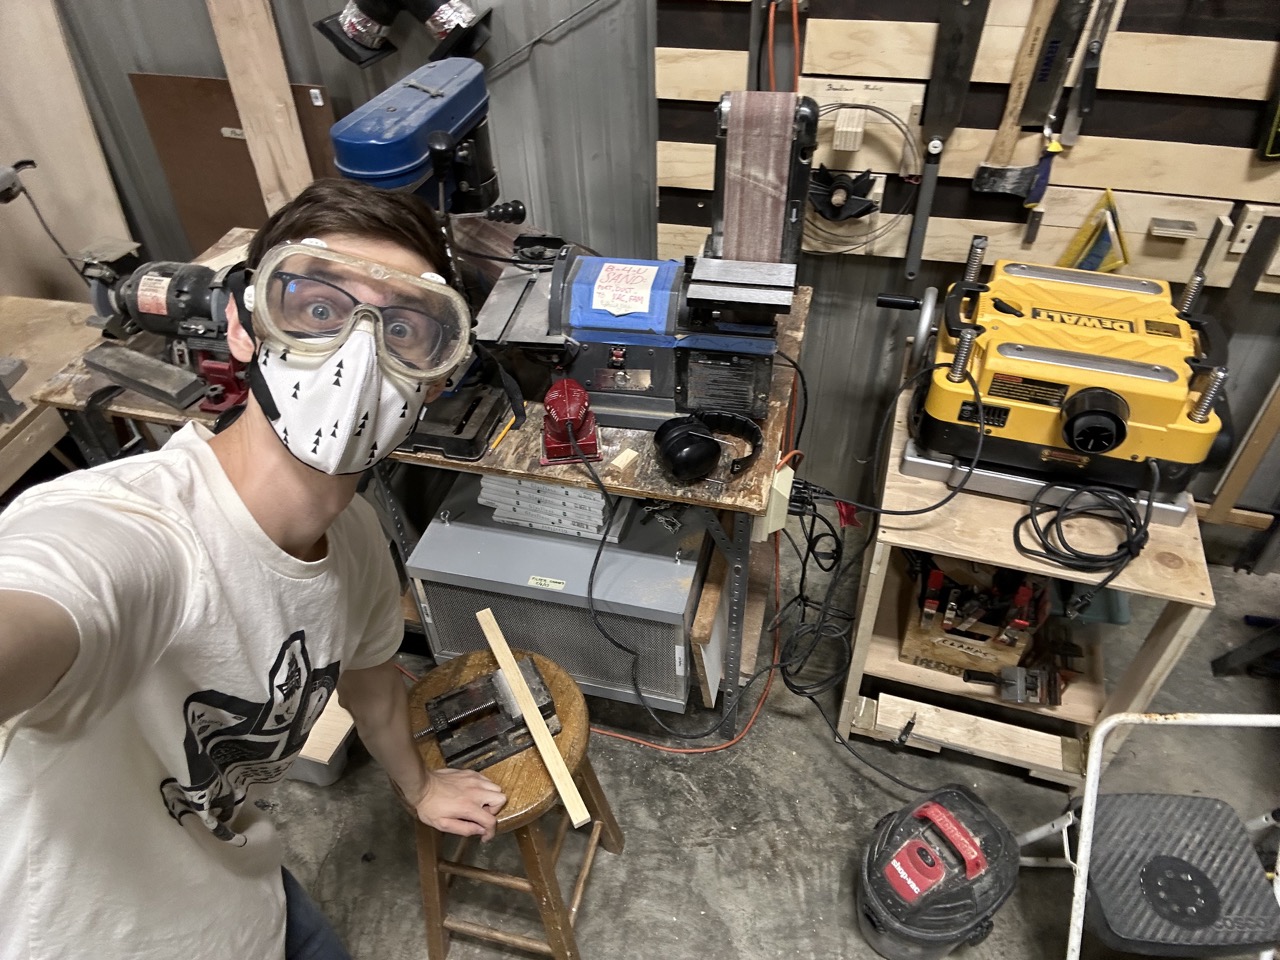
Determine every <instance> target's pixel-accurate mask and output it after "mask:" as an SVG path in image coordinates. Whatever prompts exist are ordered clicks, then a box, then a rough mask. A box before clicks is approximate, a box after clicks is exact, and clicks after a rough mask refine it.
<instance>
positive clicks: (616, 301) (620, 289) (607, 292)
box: [591, 263, 658, 317]
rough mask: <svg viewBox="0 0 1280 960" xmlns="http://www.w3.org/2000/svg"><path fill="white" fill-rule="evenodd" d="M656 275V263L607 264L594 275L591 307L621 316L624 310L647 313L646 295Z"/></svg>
mask: <svg viewBox="0 0 1280 960" xmlns="http://www.w3.org/2000/svg"><path fill="white" fill-rule="evenodd" d="M657 275H658V268H657V266H656V265H649V266H645V265H642V264H638V263H606V264H604V266H602V267H601V268H600V275H599V276H598V277H596V285H595V289H594V290H593V292H592V295H591V309H593V310H604V311H607V312H608V313H612V314H613V315H614V316H615V317H620V316H622V315H623V314H625V313H646V312H648V310H649V294H650V293H652V292H653V281H654V278H655V277H656V276H657Z"/></svg>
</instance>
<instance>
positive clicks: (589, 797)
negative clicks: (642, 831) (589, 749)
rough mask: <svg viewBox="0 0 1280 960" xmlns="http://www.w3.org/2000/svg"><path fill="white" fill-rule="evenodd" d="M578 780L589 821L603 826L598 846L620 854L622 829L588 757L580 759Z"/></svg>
mask: <svg viewBox="0 0 1280 960" xmlns="http://www.w3.org/2000/svg"><path fill="white" fill-rule="evenodd" d="M578 778H579V779H580V780H581V781H582V790H583V793H585V794H586V796H584V797H583V798H582V800H583V802H584V803H585V804H586V805H587V810H588V811H590V813H591V819H593V820H598V821H600V823H601V824H602V825H603V832H602V833H601V835H600V846H602V847H604V848H605V849H606V850H608V851H609V852H610V853H621V852H622V844H623V836H622V828H621V827H619V826H618V821H617V820H615V819H614V818H613V808H612V807H610V806H609V800H608V798H606V797H605V795H604V790H602V789H601V788H600V781H599V780H597V779H596V771H595V769H594V768H593V767H592V766H591V759H590V758H589V757H583V758H582V764H581V765H580V766H579V767H578Z"/></svg>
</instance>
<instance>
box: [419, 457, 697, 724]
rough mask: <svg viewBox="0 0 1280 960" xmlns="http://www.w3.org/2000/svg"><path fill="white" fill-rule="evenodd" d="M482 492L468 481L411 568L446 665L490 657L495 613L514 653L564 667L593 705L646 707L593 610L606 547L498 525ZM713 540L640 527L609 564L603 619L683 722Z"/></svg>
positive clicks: (600, 608) (609, 548) (600, 596)
mask: <svg viewBox="0 0 1280 960" xmlns="http://www.w3.org/2000/svg"><path fill="white" fill-rule="evenodd" d="M479 492H480V481H479V479H478V478H476V477H473V476H460V477H459V478H458V480H457V482H456V483H455V484H454V487H453V490H452V491H451V492H450V494H449V496H448V497H446V498H445V501H444V503H443V504H442V506H441V509H440V512H439V514H437V517H436V518H435V519H433V521H432V522H431V524H430V525H429V526H428V527H427V530H426V532H425V533H424V534H423V535H422V539H421V540H419V541H418V545H417V547H415V548H414V551H413V554H412V556H410V558H409V563H408V572H409V575H410V576H412V577H416V578H418V579H419V580H421V581H422V585H423V588H424V592H425V593H426V601H427V603H426V605H427V613H428V616H429V619H430V623H428V624H427V631H428V636H429V638H430V640H431V647H432V652H433V653H434V654H435V656H436V658H437V659H440V660H447V659H450V658H452V657H456V656H458V655H459V654H462V653H467V652H470V651H472V650H484V649H487V648H488V645H487V643H486V642H485V639H484V634H483V633H481V631H480V625H479V624H478V623H477V622H476V618H475V614H476V611H478V610H482V609H484V608H485V607H490V608H492V609H493V614H494V616H495V617H496V618H497V620H498V623H499V624H500V625H501V627H502V631H503V633H504V634H505V635H506V637H507V641H508V642H509V643H510V644H511V646H513V647H518V648H520V649H523V650H530V651H533V652H534V653H540V654H542V655H544V656H546V657H549V658H550V659H552V660H554V661H555V662H556V663H558V664H560V665H561V666H562V667H564V668H565V670H567V671H568V672H569V674H570V675H571V676H573V678H574V679H575V680H577V681H578V683H579V684H580V685H581V686H582V688H583V690H584V691H585V692H587V693H590V694H594V695H596V696H601V697H610V698H612V699H615V700H626V701H629V702H631V703H635V702H636V695H635V689H634V687H633V685H632V682H631V669H632V668H631V661H632V658H631V657H630V656H629V655H628V654H626V653H624V652H623V651H621V650H619V649H618V648H616V647H615V646H613V644H611V643H609V641H608V640H606V639H605V638H604V637H603V636H601V635H600V632H599V631H598V630H597V629H596V627H595V625H594V624H593V623H592V620H591V616H590V613H589V611H588V607H587V579H588V577H589V576H590V573H591V564H592V561H593V560H594V559H595V554H596V547H597V544H598V541H597V540H596V539H595V538H591V537H587V538H583V539H578V538H575V537H565V536H560V535H558V534H554V533H544V532H542V531H539V530H526V529H523V528H520V527H512V526H509V525H506V524H502V523H498V522H496V521H495V520H494V519H493V511H492V509H490V508H489V507H485V506H481V505H480V504H478V503H477V501H476V497H477V496H478V494H479ZM442 517H444V518H445V519H441V518H442ZM702 538H703V533H702V531H701V530H693V529H690V528H689V527H686V528H685V529H683V530H681V531H680V532H678V533H675V534H672V533H668V532H667V531H666V530H665V529H663V528H662V526H661V525H660V524H657V523H653V524H646V525H641V524H638V523H633V524H632V525H631V528H630V530H628V531H627V533H626V534H625V535H624V536H623V538H622V540H621V542H619V543H609V544H606V545H605V548H604V552H603V554H602V555H601V557H600V566H599V569H598V571H597V573H596V580H595V589H594V591H593V595H594V598H595V607H596V611H597V613H598V615H599V618H600V622H601V623H602V624H604V627H605V629H606V630H608V631H609V633H610V634H611V635H612V636H613V637H614V639H615V640H617V641H618V642H619V643H620V644H622V645H624V646H626V647H628V648H629V649H631V650H635V651H637V652H638V654H639V671H638V673H639V680H640V688H641V690H643V691H644V695H645V700H646V701H647V702H648V703H649V704H650V705H651V706H654V707H662V708H665V709H669V710H678V711H683V710H684V708H685V704H686V703H687V702H688V697H689V671H690V669H691V666H690V663H689V627H690V624H691V623H692V620H693V614H694V608H695V607H696V605H697V599H698V590H697V585H698V584H699V583H701V578H700V577H699V576H698V572H699V570H698V566H699V558H700V555H701V545H702Z"/></svg>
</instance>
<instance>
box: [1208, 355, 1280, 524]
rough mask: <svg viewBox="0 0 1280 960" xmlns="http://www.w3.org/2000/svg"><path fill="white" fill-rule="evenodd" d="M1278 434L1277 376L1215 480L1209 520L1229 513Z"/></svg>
mask: <svg viewBox="0 0 1280 960" xmlns="http://www.w3.org/2000/svg"><path fill="white" fill-rule="evenodd" d="M1277 434H1280V379H1277V380H1276V382H1275V383H1274V384H1273V385H1272V387H1271V391H1270V393H1269V394H1268V396H1267V399H1266V401H1265V402H1264V403H1263V404H1262V408H1261V409H1260V410H1259V411H1258V414H1257V416H1256V417H1254V420H1253V423H1252V424H1250V426H1249V432H1248V433H1247V434H1245V441H1244V443H1242V444H1241V445H1240V447H1239V448H1238V449H1237V450H1236V452H1235V455H1234V456H1233V457H1232V458H1231V462H1230V463H1229V464H1228V465H1227V469H1226V472H1225V473H1224V474H1223V475H1222V479H1221V480H1219V481H1218V489H1217V490H1216V491H1214V495H1213V505H1212V506H1211V507H1210V508H1209V514H1208V516H1207V518H1206V519H1207V520H1208V521H1209V522H1210V523H1222V522H1223V521H1224V520H1225V519H1226V518H1227V517H1228V516H1229V515H1230V513H1231V509H1232V508H1233V507H1234V506H1235V505H1236V503H1237V502H1238V501H1239V499H1240V496H1241V494H1243V493H1244V491H1245V488H1246V487H1247V486H1248V485H1249V481H1250V480H1252V479H1253V475H1254V472H1255V471H1256V470H1257V469H1258V465H1259V464H1260V463H1262V458H1263V457H1264V456H1266V453H1267V451H1268V450H1270V449H1271V444H1272V442H1273V441H1274V440H1275V438H1276V436H1277Z"/></svg>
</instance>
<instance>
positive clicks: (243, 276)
mask: <svg viewBox="0 0 1280 960" xmlns="http://www.w3.org/2000/svg"><path fill="white" fill-rule="evenodd" d="M251 276H252V271H251V270H249V269H248V268H246V267H245V266H244V264H241V265H240V266H239V267H238V268H233V269H232V270H231V271H230V272H229V273H228V274H227V276H226V279H225V280H223V286H225V287H226V289H227V291H228V292H229V293H230V294H231V296H232V298H234V300H235V302H236V313H237V314H239V316H240V325H241V326H242V327H244V329H245V332H246V333H248V334H249V337H250V339H252V340H253V342H254V343H255V344H256V343H257V342H258V336H257V334H256V333H254V330H253V311H252V310H250V309H249V308H248V307H246V306H245V305H244V291H245V289H246V288H247V287H248V286H249V283H250V277H251Z"/></svg>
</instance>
